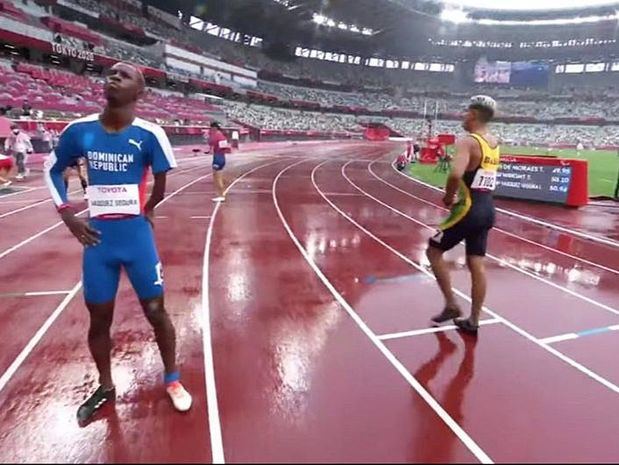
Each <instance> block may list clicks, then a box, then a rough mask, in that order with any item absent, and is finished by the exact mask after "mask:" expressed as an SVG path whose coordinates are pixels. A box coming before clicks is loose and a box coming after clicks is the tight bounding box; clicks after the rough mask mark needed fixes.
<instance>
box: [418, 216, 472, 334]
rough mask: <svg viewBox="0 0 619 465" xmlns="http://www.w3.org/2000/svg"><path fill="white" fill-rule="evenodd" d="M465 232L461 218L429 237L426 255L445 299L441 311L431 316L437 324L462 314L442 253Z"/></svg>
mask: <svg viewBox="0 0 619 465" xmlns="http://www.w3.org/2000/svg"><path fill="white" fill-rule="evenodd" d="M465 233H466V224H465V223H464V222H463V220H461V221H460V222H459V223H456V224H455V225H453V226H452V227H451V228H447V229H445V230H441V231H439V232H438V233H437V234H436V235H434V236H433V237H432V238H430V242H429V247H428V250H427V252H426V255H427V257H428V260H429V261H430V266H431V267H432V272H433V273H434V277H435V278H436V282H437V283H438V287H439V289H440V290H441V293H442V294H443V298H444V299H445V307H444V308H443V311H442V312H441V313H440V314H438V315H435V316H434V317H432V321H433V322H434V323H437V324H438V323H444V322H446V321H449V320H453V319H455V318H457V317H459V316H460V315H461V314H462V312H461V310H460V307H459V306H458V303H457V302H456V297H455V295H454V291H453V289H452V287H451V274H450V272H449V268H448V266H447V262H446V261H445V258H444V254H445V252H447V251H448V250H451V249H453V248H454V247H455V246H456V245H458V244H459V243H460V242H461V241H462V239H463V238H464V235H465Z"/></svg>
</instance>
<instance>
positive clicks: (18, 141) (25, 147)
mask: <svg viewBox="0 0 619 465" xmlns="http://www.w3.org/2000/svg"><path fill="white" fill-rule="evenodd" d="M4 151H5V152H6V153H7V154H10V155H13V157H14V158H15V163H16V164H17V177H16V179H17V180H18V181H21V180H22V179H24V178H25V177H26V175H27V172H26V155H27V154H30V153H32V152H33V149H32V142H31V141H30V136H29V135H28V134H26V133H25V132H23V131H22V130H21V129H19V126H17V125H16V124H12V125H11V135H10V136H9V137H7V139H6V140H5V141H4Z"/></svg>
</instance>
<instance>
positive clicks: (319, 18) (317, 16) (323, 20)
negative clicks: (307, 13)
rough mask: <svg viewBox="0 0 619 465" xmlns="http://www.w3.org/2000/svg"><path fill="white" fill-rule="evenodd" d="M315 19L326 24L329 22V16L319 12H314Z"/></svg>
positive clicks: (316, 21) (317, 22) (318, 22)
mask: <svg viewBox="0 0 619 465" xmlns="http://www.w3.org/2000/svg"><path fill="white" fill-rule="evenodd" d="M313 20H314V22H315V23H316V24H324V23H326V22H327V18H326V17H325V16H323V15H321V14H319V13H314V16H313Z"/></svg>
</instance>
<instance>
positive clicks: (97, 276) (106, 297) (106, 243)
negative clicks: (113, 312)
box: [83, 216, 163, 304]
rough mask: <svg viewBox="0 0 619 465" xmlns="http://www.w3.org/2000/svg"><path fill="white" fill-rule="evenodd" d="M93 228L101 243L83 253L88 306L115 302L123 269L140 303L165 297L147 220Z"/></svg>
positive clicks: (100, 223) (106, 222)
mask: <svg viewBox="0 0 619 465" xmlns="http://www.w3.org/2000/svg"><path fill="white" fill-rule="evenodd" d="M90 224H91V226H92V227H93V228H94V229H96V230H97V231H99V232H100V233H101V237H100V240H101V243H100V244H99V245H96V246H89V247H86V248H85V249H84V261H83V282H84V297H85V299H86V302H88V303H93V304H102V303H106V302H110V301H113V300H114V299H115V298H116V292H117V291H118V283H119V281H120V270H121V268H124V269H125V271H126V272H127V276H128V277H129V281H131V285H132V286H133V289H135V292H136V293H137V295H138V298H139V299H140V300H147V299H153V298H156V297H160V296H161V295H163V277H162V270H161V262H160V260H159V254H158V253H157V248H156V246H155V238H154V235H153V229H152V227H151V225H150V223H149V222H148V220H147V219H146V218H145V217H144V216H135V217H130V218H122V219H114V220H100V219H96V218H95V219H91V220H90Z"/></svg>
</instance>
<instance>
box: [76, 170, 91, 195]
mask: <svg viewBox="0 0 619 465" xmlns="http://www.w3.org/2000/svg"><path fill="white" fill-rule="evenodd" d="M77 174H78V176H79V177H80V184H81V185H82V190H83V191H84V194H86V188H87V187H88V181H87V179H86V165H85V164H84V163H80V164H79V165H78V167H77Z"/></svg>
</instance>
